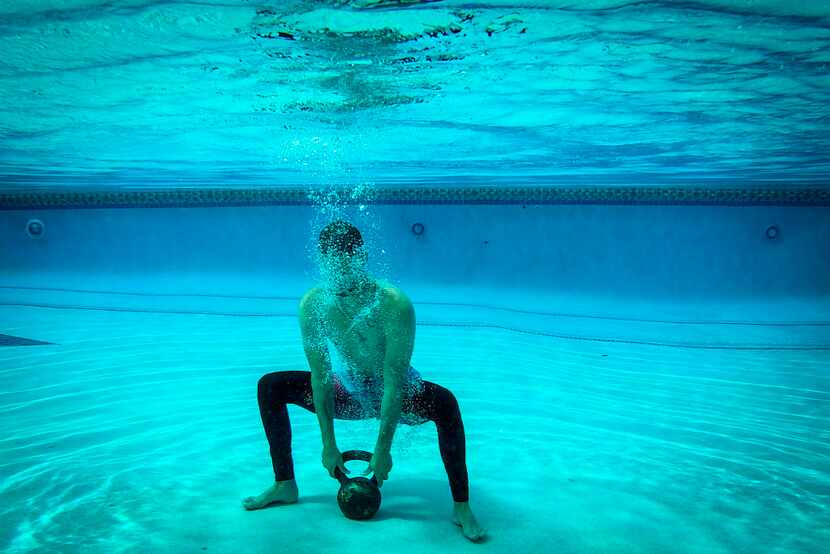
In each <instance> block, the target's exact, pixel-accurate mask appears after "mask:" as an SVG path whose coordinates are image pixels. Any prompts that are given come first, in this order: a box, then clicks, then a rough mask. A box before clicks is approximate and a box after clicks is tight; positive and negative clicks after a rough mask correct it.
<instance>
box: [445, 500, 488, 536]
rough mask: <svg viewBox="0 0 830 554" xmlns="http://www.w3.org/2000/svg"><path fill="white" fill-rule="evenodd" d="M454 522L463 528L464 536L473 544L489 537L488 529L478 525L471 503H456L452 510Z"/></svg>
mask: <svg viewBox="0 0 830 554" xmlns="http://www.w3.org/2000/svg"><path fill="white" fill-rule="evenodd" d="M452 522H453V523H455V524H456V525H458V526H459V527H461V530H462V531H463V532H464V536H465V537H467V538H468V539H470V540H471V541H473V542H477V541H480V540H481V539H483V538H484V537H485V536H486V535H487V529H485V528H484V527H482V526H481V525H479V524H478V521H477V520H476V516H474V515H473V511H472V510H471V509H470V503H469V502H456V503H455V506H453V509H452Z"/></svg>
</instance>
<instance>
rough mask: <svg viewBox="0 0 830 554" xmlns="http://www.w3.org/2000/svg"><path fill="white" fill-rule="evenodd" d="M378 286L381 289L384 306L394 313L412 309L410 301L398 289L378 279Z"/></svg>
mask: <svg viewBox="0 0 830 554" xmlns="http://www.w3.org/2000/svg"><path fill="white" fill-rule="evenodd" d="M378 286H380V287H381V291H382V298H383V304H384V306H386V307H387V308H390V309H392V310H395V311H401V310H410V309H412V301H411V300H409V296H407V295H406V293H405V292H404V291H403V290H401V288H400V287H397V286H395V285H393V284H392V283H390V282H388V281H385V280H381V279H378Z"/></svg>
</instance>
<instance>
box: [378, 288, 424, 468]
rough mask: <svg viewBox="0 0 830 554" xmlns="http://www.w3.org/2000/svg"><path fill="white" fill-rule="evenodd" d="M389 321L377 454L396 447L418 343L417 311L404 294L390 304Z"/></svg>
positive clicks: (398, 295)
mask: <svg viewBox="0 0 830 554" xmlns="http://www.w3.org/2000/svg"><path fill="white" fill-rule="evenodd" d="M385 318H386V325H385V328H386V356H385V357H384V360H383V401H382V402H381V421H380V431H379V432H378V440H377V444H376V445H375V452H378V451H381V452H386V453H388V452H389V451H390V449H391V448H392V438H393V437H394V435H395V427H397V425H398V420H399V419H400V416H401V403H402V400H403V390H402V388H403V381H404V378H405V376H406V374H407V371H408V370H409V361H410V359H411V358H412V349H413V346H414V344H415V309H414V308H413V307H412V302H410V301H409V298H407V297H406V295H404V294H403V293H402V292H399V291H398V292H396V293H395V294H394V296H393V297H392V299H391V300H390V302H389V305H388V309H387V311H386V314H385Z"/></svg>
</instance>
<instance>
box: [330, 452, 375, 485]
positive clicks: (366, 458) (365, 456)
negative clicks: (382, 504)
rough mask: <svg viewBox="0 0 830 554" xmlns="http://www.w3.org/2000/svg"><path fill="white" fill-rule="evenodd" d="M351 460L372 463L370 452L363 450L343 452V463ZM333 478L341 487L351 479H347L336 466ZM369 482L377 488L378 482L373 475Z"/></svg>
mask: <svg viewBox="0 0 830 554" xmlns="http://www.w3.org/2000/svg"><path fill="white" fill-rule="evenodd" d="M352 460H361V461H363V462H371V461H372V453H371V452H366V451H365V450H346V451H345V452H343V462H344V463H345V462H350V461H352ZM334 476H335V478H336V479H337V480H338V481H340V484H341V485H345V484H346V483H348V482H349V481H351V479H352V478H351V477H348V476H347V475H346V474H344V473H343V472H342V471H341V470H340V467H339V466H336V467H335V468H334ZM370 481H371V482H372V483H374V484H375V485H376V486H377V484H378V480H377V478H376V477H375V476H374V475H372V478H371V479H370Z"/></svg>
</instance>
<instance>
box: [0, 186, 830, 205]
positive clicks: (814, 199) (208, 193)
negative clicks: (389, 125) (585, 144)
mask: <svg viewBox="0 0 830 554" xmlns="http://www.w3.org/2000/svg"><path fill="white" fill-rule="evenodd" d="M321 192H322V191H320V190H314V191H312V190H310V189H306V188H257V189H205V190H198V189H171V190H141V191H95V192H93V191H86V192H85V191H36V192H5V193H0V210H23V209H27V210H32V209H66V208H72V209H82V208H154V207H158V208H166V207H200V206H201V207H208V206H259V205H312V204H314V203H315V201H314V199H313V198H312V197H311V196H310V194H309V193H313V194H314V196H317V195H320V193H321ZM352 194H353V191H352V190H351V189H348V188H340V189H335V190H332V191H330V194H329V192H328V191H327V192H326V196H327V198H330V199H331V200H333V201H335V202H338V203H343V204H358V203H361V204H366V203H368V204H619V205H626V204H640V205H735V206H746V205H770V206H830V187H809V188H783V187H782V188H776V187H766V188H758V187H753V188H750V187H747V188H741V187H734V186H733V187H718V186H697V187H694V186H678V185H674V186H615V185H598V186H520V187H503V186H498V187H495V186H494V187H459V188H449V187H383V188H374V189H369V190H368V192H367V194H364V195H361V196H358V197H353V196H352Z"/></svg>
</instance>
